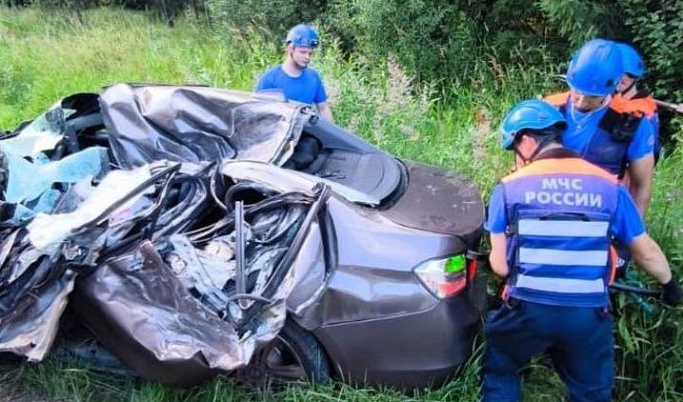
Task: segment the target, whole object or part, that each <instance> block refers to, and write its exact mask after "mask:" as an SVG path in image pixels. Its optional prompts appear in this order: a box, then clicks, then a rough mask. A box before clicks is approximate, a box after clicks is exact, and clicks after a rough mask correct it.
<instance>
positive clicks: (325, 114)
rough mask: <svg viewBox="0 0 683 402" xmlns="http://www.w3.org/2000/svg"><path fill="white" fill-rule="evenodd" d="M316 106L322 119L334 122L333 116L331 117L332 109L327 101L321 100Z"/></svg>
mask: <svg viewBox="0 0 683 402" xmlns="http://www.w3.org/2000/svg"><path fill="white" fill-rule="evenodd" d="M316 106H317V107H318V114H319V115H320V117H322V118H323V119H325V120H327V121H329V122H330V123H334V118H333V117H332V109H331V108H330V105H329V104H328V103H327V102H322V103H318V104H316Z"/></svg>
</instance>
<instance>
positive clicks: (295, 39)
mask: <svg viewBox="0 0 683 402" xmlns="http://www.w3.org/2000/svg"><path fill="white" fill-rule="evenodd" d="M319 43H320V37H319V36H318V33H317V32H316V31H315V29H314V28H313V27H311V26H309V25H305V24H299V25H297V26H295V27H293V28H292V29H290V31H289V33H288V34H287V38H286V39H285V54H286V55H285V61H284V62H283V63H282V64H279V65H277V66H273V67H271V68H270V69H269V70H268V71H266V72H265V73H264V74H263V75H262V76H261V77H260V78H259V80H258V82H257V83H256V91H257V92H258V91H264V90H269V89H279V90H282V92H283V93H284V95H285V97H286V98H287V99H291V100H295V101H298V102H302V103H306V104H309V105H315V106H316V107H317V109H318V114H319V115H320V116H321V117H322V118H324V119H325V120H327V121H330V122H331V121H333V118H332V110H331V109H330V106H329V105H328V104H327V92H326V91H325V85H324V83H323V80H322V78H321V77H320V74H318V72H317V71H316V70H314V69H312V68H310V67H309V66H308V65H309V64H310V62H311V57H312V56H313V54H314V52H315V50H316V48H317V47H318V44H319Z"/></svg>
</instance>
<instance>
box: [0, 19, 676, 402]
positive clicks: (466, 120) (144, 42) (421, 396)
mask: <svg viewBox="0 0 683 402" xmlns="http://www.w3.org/2000/svg"><path fill="white" fill-rule="evenodd" d="M84 15H85V20H84V22H83V23H81V22H79V21H78V20H77V19H76V18H73V17H71V16H70V15H69V14H65V13H55V12H52V11H50V12H48V11H41V10H39V9H28V10H12V9H4V8H0V128H3V129H10V128H12V127H14V126H15V125H17V124H18V123H19V122H21V121H23V120H27V119H31V118H33V117H35V116H36V115H38V114H39V113H41V112H43V111H44V110H45V109H46V108H47V107H49V106H50V105H51V104H52V103H53V102H55V101H56V100H58V99H59V98H61V97H63V96H65V95H69V94H72V93H75V92H88V91H95V92H96V91H99V90H100V88H101V87H103V86H106V85H109V84H112V83H117V82H163V83H175V84H183V83H195V84H207V85H212V86H218V87H229V88H232V89H243V90H249V89H251V88H252V87H253V85H254V83H255V81H256V78H257V76H258V74H259V73H260V72H261V71H263V70H264V69H265V68H266V67H268V66H270V65H272V64H275V63H278V62H279V61H280V60H281V57H282V54H281V49H280V47H279V45H278V44H277V43H273V42H269V41H267V40H265V39H263V38H267V37H269V35H265V34H264V33H263V32H259V31H258V30H255V29H253V30H250V31H247V32H246V33H238V32H228V31H217V30H213V29H210V28H207V27H202V26H197V25H195V24H192V23H187V22H184V21H182V20H181V21H179V22H178V23H177V24H176V27H175V28H173V29H170V28H168V27H166V26H164V25H162V24H158V23H155V22H153V21H151V20H150V19H149V18H148V17H147V16H146V15H144V14H139V13H130V12H124V11H120V10H109V9H101V10H91V11H88V12H87V13H85V14H84ZM324 45H325V46H324V48H323V49H322V52H321V53H320V54H318V55H316V57H315V60H314V64H315V67H316V68H318V69H319V70H320V71H321V72H322V75H323V77H324V79H325V81H326V84H327V86H328V91H329V93H330V96H331V98H330V102H331V105H332V108H333V112H334V114H335V118H336V120H337V122H339V123H340V124H341V125H342V126H345V127H348V128H350V129H351V130H353V131H355V132H357V133H359V134H360V135H362V136H363V137H365V138H367V139H368V140H369V141H371V142H372V143H374V144H377V145H378V146H380V147H381V148H383V149H385V150H387V151H388V152H391V153H393V154H396V155H398V156H400V157H403V158H408V159H414V160H419V161H423V162H426V163H430V164H435V165H440V166H443V167H446V168H449V169H454V170H457V171H460V172H462V173H463V174H464V175H466V176H468V177H469V178H471V179H472V180H473V181H474V182H475V183H476V184H477V185H478V186H479V188H480V190H481V191H482V193H483V194H484V195H488V194H489V192H490V190H491V189H492V187H493V185H494V184H495V183H496V182H497V181H498V180H499V178H500V177H501V176H503V175H505V174H506V173H507V172H508V171H509V168H510V166H511V155H510V154H509V153H505V152H503V151H501V150H500V148H499V146H498V142H497V138H498V136H497V133H496V131H497V130H496V129H497V127H498V124H499V122H500V119H501V118H502V116H503V115H504V113H505V111H506V110H507V109H508V108H509V107H510V106H512V105H513V104H514V103H515V102H517V101H519V100H521V99H524V98H529V97H533V96H535V95H538V94H541V93H546V92H549V91H552V90H555V89H557V88H558V83H557V82H554V81H553V80H552V79H550V78H548V77H549V76H550V75H551V74H552V73H555V72H557V67H556V66H552V65H548V66H546V68H544V69H542V70H539V69H527V68H525V67H524V66H521V65H520V66H502V65H500V64H499V63H498V62H497V61H496V59H495V58H494V57H491V58H490V59H487V60H481V61H480V62H478V63H477V64H476V66H475V68H474V70H473V73H472V75H471V76H470V77H469V78H468V79H467V80H459V81H453V82H451V84H450V85H448V86H446V88H447V89H445V90H437V89H436V87H432V86H429V85H423V86H418V85H416V84H415V83H414V82H413V81H412V80H411V78H410V77H409V76H407V75H406V74H405V73H404V72H403V71H402V70H401V68H400V66H399V65H398V64H397V63H395V62H393V61H392V60H385V61H383V62H381V63H379V64H369V63H367V62H365V61H364V60H363V59H362V58H361V57H358V56H352V57H351V58H344V57H342V55H341V54H340V51H339V49H338V46H336V44H335V43H330V42H329V41H325V43H324ZM444 80H445V81H448V77H444ZM682 162H683V149H681V148H675V149H673V150H672V152H671V153H670V155H669V156H668V157H667V158H665V159H664V160H662V161H661V162H660V164H659V166H658V168H657V170H658V171H657V177H656V183H655V193H654V197H653V204H652V207H651V211H650V214H649V217H648V221H649V228H650V230H651V232H652V233H653V235H654V237H655V238H656V239H657V240H658V241H659V242H660V243H661V244H662V246H663V248H664V249H665V250H666V252H667V254H668V255H669V257H670V259H671V262H672V264H673V265H674V266H675V270H676V271H677V272H678V273H679V274H680V273H681V269H680V266H681V263H682V262H683V247H681V246H682V240H681V237H682V235H683V190H681V188H680V185H679V184H678V183H679V182H678V180H679V176H680V168H681V166H683V165H682ZM616 315H617V319H616V320H617V324H618V325H617V328H618V330H617V341H618V344H619V349H618V353H617V354H618V360H617V365H618V375H619V377H618V380H617V391H616V396H615V400H620V401H625V400H628V401H658V402H664V401H680V400H683V396H682V395H681V394H683V383H682V380H681V378H683V348H681V347H680V346H679V347H676V345H680V344H681V341H683V339H682V338H683V329H681V328H680V323H681V318H683V315H682V314H681V311H680V309H678V310H673V309H664V308H663V307H661V306H660V305H659V304H654V310H653V313H651V314H648V313H646V312H644V310H643V309H642V307H641V306H640V305H638V304H637V303H636V302H635V301H634V300H633V299H632V298H630V297H628V296H619V298H618V303H617V308H616ZM475 348H476V350H475V353H474V356H473V358H472V361H471V362H470V363H469V364H468V365H467V366H466V367H465V368H464V370H463V372H462V373H461V375H460V376H459V377H458V378H457V379H456V380H454V381H452V382H450V383H449V384H447V385H445V386H444V387H443V388H441V389H435V390H421V391H419V392H417V393H416V394H415V395H413V396H411V397H407V396H405V395H403V394H399V393H396V392H394V391H390V390H373V389H356V388H352V387H349V386H346V385H343V384H331V385H326V386H322V387H309V388H294V389H288V390H284V391H278V392H270V393H266V394H254V393H251V392H249V391H247V390H245V389H243V388H240V387H239V386H236V385H235V384H234V383H232V382H231V381H230V380H229V379H228V378H225V377H222V378H218V379H216V380H215V381H213V382H211V383H209V384H207V385H206V386H204V387H201V388H197V389H192V390H184V391H178V390H170V389H167V388H165V387H163V386H160V385H158V384H155V383H147V382H142V381H137V380H133V379H127V378H120V377H116V376H111V375H106V376H104V375H101V374H96V373H93V372H91V371H89V370H87V369H85V368H83V367H79V366H72V365H67V364H65V363H62V362H59V361H53V360H49V361H47V362H45V363H42V364H38V365H30V366H29V365H27V366H24V367H22V368H21V369H20V370H19V371H17V372H14V373H13V374H12V376H13V377H12V380H15V381H18V382H19V383H20V384H21V386H22V387H25V388H26V389H29V390H32V391H34V392H37V393H39V394H43V395H49V396H52V397H60V398H65V399H67V400H78V401H140V402H152V401H154V402H156V401H207V402H208V401H233V400H234V401H260V400H278V401H279V400H284V401H323V400H344V401H359V402H371V401H399V400H414V401H476V400H478V398H479V379H478V371H479V367H480V365H479V362H480V359H481V350H482V347H481V343H477V345H475ZM548 373H549V370H548V369H547V367H546V364H545V362H544V361H543V359H540V360H537V361H535V363H534V364H532V366H531V368H530V369H529V370H528V371H527V372H526V373H525V385H524V393H525V400H528V401H557V400H559V399H560V398H561V395H562V386H561V384H560V382H559V380H558V379H557V377H556V376H554V375H548Z"/></svg>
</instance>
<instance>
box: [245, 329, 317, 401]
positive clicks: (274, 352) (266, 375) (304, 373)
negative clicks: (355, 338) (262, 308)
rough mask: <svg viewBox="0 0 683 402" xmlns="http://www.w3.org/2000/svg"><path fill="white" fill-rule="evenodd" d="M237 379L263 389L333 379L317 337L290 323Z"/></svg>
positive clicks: (259, 351)
mask: <svg viewBox="0 0 683 402" xmlns="http://www.w3.org/2000/svg"><path fill="white" fill-rule="evenodd" d="M235 375H236V377H237V378H238V379H240V380H242V381H245V382H247V383H249V384H251V385H254V386H258V387H260V388H263V387H268V386H276V387H277V386H289V385H292V384H310V383H324V382H326V381H328V380H329V379H330V363H329V360H328V358H327V355H326V354H325V351H324V349H323V348H322V346H321V345H320V343H319V342H318V341H317V340H316V339H315V337H314V336H313V335H312V334H311V333H310V332H308V331H306V330H305V329H303V328H301V327H300V326H298V325H297V324H296V323H294V321H292V320H289V319H288V320H287V321H285V325H284V327H283V328H282V330H281V331H280V333H279V334H278V335H277V337H276V338H275V339H274V340H273V341H271V342H269V343H268V344H267V345H265V346H263V347H262V348H260V349H259V350H258V351H257V352H256V353H255V354H254V357H253V358H252V360H251V362H250V363H249V366H247V367H246V368H244V369H241V370H238V372H237V373H235Z"/></svg>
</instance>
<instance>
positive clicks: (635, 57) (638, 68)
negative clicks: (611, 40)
mask: <svg viewBox="0 0 683 402" xmlns="http://www.w3.org/2000/svg"><path fill="white" fill-rule="evenodd" d="M617 48H619V51H621V60H622V62H623V64H624V73H626V74H628V75H630V76H632V77H634V78H640V77H642V76H643V74H645V62H644V61H643V58H642V57H641V56H640V53H638V51H637V50H636V49H635V48H634V47H633V46H631V45H628V44H626V43H617Z"/></svg>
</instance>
